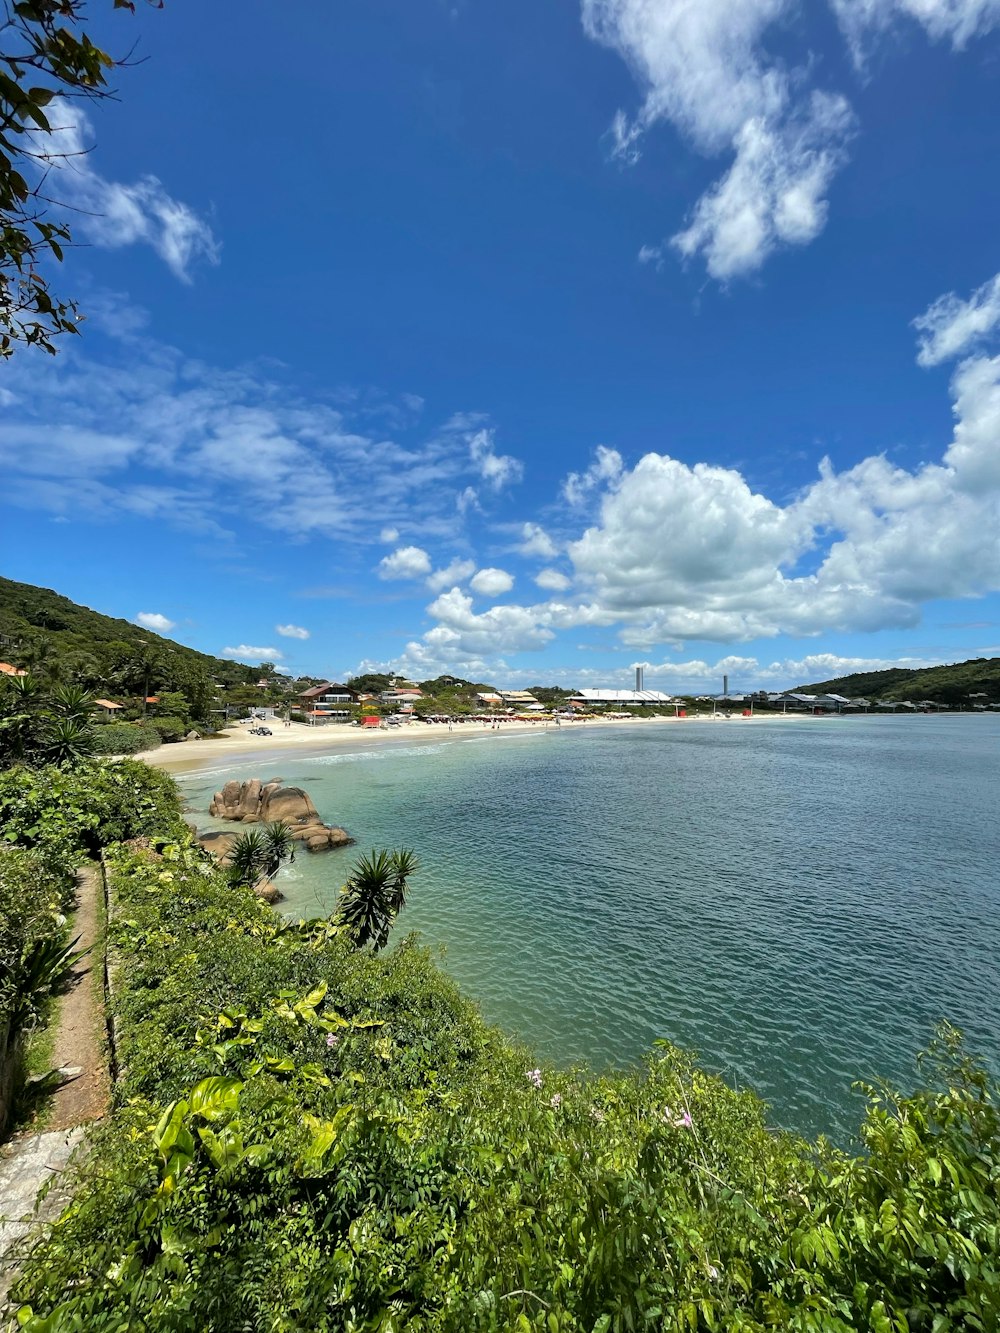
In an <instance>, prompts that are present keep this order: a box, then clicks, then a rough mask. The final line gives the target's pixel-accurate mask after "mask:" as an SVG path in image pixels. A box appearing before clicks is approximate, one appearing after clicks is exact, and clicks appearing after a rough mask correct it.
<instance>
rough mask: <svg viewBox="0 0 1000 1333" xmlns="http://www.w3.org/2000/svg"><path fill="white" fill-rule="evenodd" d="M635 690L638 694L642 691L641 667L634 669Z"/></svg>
mask: <svg viewBox="0 0 1000 1333" xmlns="http://www.w3.org/2000/svg"><path fill="white" fill-rule="evenodd" d="M635 688H636V692H637V693H638V691H640V690H641V689H643V684H642V667H641V666H637V667H636V669H635Z"/></svg>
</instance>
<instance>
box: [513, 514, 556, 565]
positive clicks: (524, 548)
mask: <svg viewBox="0 0 1000 1333" xmlns="http://www.w3.org/2000/svg"><path fill="white" fill-rule="evenodd" d="M516 549H517V550H518V551H520V553H521V554H522V555H538V556H541V557H542V559H543V560H551V559H552V557H553V556H555V555H558V554H559V547H558V546H557V545H556V544H555V542H554V541H553V540H552V538H551V537H550V536H549V534H548V533H547V532H546V531H545V529H544V528H543V527H542V526H541V524H539V523H524V524H522V526H521V540H520V542H518V544H517V548H516Z"/></svg>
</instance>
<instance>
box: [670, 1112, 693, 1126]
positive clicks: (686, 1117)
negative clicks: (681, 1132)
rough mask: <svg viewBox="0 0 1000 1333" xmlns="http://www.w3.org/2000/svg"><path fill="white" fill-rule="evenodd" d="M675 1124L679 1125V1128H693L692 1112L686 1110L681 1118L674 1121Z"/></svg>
mask: <svg viewBox="0 0 1000 1333" xmlns="http://www.w3.org/2000/svg"><path fill="white" fill-rule="evenodd" d="M674 1124H675V1125H676V1126H677V1128H678V1129H690V1128H691V1112H690V1111H685V1112H684V1114H683V1115H682V1116H681V1117H680V1119H679V1120H675V1121H674Z"/></svg>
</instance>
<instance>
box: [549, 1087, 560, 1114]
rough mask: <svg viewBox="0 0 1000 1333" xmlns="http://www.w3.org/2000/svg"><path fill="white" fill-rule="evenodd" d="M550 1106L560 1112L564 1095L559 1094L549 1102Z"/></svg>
mask: <svg viewBox="0 0 1000 1333" xmlns="http://www.w3.org/2000/svg"><path fill="white" fill-rule="evenodd" d="M549 1105H550V1106H551V1107H552V1109H553V1111H558V1110H559V1108H560V1106H562V1094H561V1093H558V1092H557V1093H556V1094H555V1095H554V1096H553V1098H552V1100H551V1101H550V1102H549Z"/></svg>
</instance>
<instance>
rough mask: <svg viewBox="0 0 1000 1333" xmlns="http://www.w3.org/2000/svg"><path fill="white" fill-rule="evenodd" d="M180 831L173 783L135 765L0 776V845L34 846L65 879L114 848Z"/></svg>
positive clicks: (15, 771)
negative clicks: (86, 860) (85, 861)
mask: <svg viewBox="0 0 1000 1333" xmlns="http://www.w3.org/2000/svg"><path fill="white" fill-rule="evenodd" d="M186 833H187V828H186V826H185V824H184V822H183V820H182V819H181V816H180V810H179V806H178V799H177V788H176V786H175V784H174V781H173V779H172V778H171V777H170V776H169V775H168V774H166V773H163V772H161V771H160V770H159V769H155V768H150V767H149V765H148V764H143V763H141V762H140V761H138V760H134V759H123V760H120V761H118V762H116V763H106V762H105V763H102V762H101V761H100V760H89V761H87V762H85V763H82V764H79V765H77V766H76V767H75V768H72V769H63V768H55V767H50V768H42V769H30V768H23V767H18V768H11V769H7V770H5V771H3V772H0V843H7V844H10V845H12V846H18V847H27V848H37V849H38V850H39V851H40V852H42V853H43V854H44V855H45V857H46V862H47V864H51V865H54V866H56V867H57V868H58V869H59V870H61V871H63V872H64V873H68V870H69V868H70V867H72V866H73V865H74V864H76V862H78V861H79V860H80V858H81V857H83V856H87V855H94V854H96V853H97V852H98V851H99V850H100V849H101V848H102V847H105V846H107V845H109V844H110V843H113V842H120V841H125V840H127V839H129V838H137V837H141V836H147V837H152V836H155V835H159V836H161V837H164V838H171V837H175V836H180V835H181V834H185V835H186Z"/></svg>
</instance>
